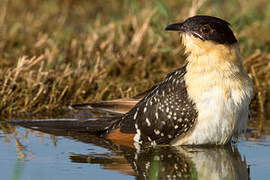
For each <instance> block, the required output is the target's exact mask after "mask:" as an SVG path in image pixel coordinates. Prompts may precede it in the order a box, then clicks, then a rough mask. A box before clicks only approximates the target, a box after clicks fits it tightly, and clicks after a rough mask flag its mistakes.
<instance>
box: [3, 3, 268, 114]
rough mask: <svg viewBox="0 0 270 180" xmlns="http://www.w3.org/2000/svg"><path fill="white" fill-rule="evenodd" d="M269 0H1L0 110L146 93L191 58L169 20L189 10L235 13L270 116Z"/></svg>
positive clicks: (43, 108) (261, 104)
mask: <svg viewBox="0 0 270 180" xmlns="http://www.w3.org/2000/svg"><path fill="white" fill-rule="evenodd" d="M269 8H270V3H269V2H268V1H267V0H265V1H264V0H260V1H256V2H255V1H251V0H250V1H249V2H248V3H247V2H246V1H245V2H242V1H226V2H222V3H221V2H210V1H203V0H198V1H193V3H191V2H190V1H187V0H186V1H184V0H182V1H177V2H176V1H175V2H168V3H167V2H166V1H165V0H164V1H162V0H160V1H147V2H145V1H127V0H123V1H117V2H114V3H113V2H108V1H104V2H103V1H98V2H96V1H86V0H80V1H72V0H65V1H60V0H59V1H55V0H48V1H40V0H21V1H16V0H14V1H7V0H3V1H1V2H0V77H1V78H0V114H1V116H2V117H4V116H14V115H18V114H19V115H21V114H22V113H26V112H31V113H48V112H52V111H55V110H57V111H58V110H61V109H63V108H64V107H65V106H66V105H68V104H71V103H83V102H90V101H99V100H105V99H113V98H120V97H130V96H133V95H135V94H136V93H138V92H141V91H143V90H145V89H147V88H149V87H151V86H152V85H153V84H154V83H156V82H158V81H160V80H161V79H162V78H164V76H165V75H166V74H167V73H168V72H170V71H172V70H174V69H176V68H177V67H179V66H181V64H182V63H183V62H184V57H183V56H182V54H183V53H182V52H183V47H182V46H179V44H180V42H179V36H178V34H176V33H166V32H164V30H163V29H164V27H165V26H166V25H168V24H169V23H173V22H176V21H181V20H183V19H185V18H186V17H187V15H188V14H196V13H199V14H209V15H215V16H219V17H222V18H225V19H227V20H229V21H230V22H231V23H232V25H233V26H232V27H233V29H234V31H235V32H236V35H237V37H239V42H240V46H241V49H242V52H243V56H244V57H246V58H244V59H245V60H244V65H245V68H246V69H247V71H248V72H249V74H250V75H251V76H252V77H253V79H254V82H255V85H256V87H255V90H256V92H257V93H256V100H255V101H254V104H253V109H254V110H256V111H255V112H261V113H264V115H265V116H267V114H268V115H269V112H268V111H267V109H270V93H269V92H270V80H269V79H270V48H269V47H270V37H269V36H268V33H269V32H270V24H269V21H268V20H269V13H267V12H268V11H266V9H269Z"/></svg>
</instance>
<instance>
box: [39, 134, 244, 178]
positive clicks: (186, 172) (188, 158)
mask: <svg viewBox="0 0 270 180" xmlns="http://www.w3.org/2000/svg"><path fill="white" fill-rule="evenodd" d="M39 130H40V131H43V132H46V133H48V134H52V135H56V136H66V137H69V138H73V139H76V140H78V141H81V142H84V143H90V144H93V145H96V146H99V147H103V148H106V149H108V150H109V152H108V153H106V154H96V153H89V154H76V152H74V153H73V154H72V155H70V160H71V161H72V162H73V163H90V164H99V165H100V166H102V167H103V168H104V169H108V170H112V171H117V172H120V173H123V174H128V175H132V176H135V177H136V179H207V180H208V179H215V180H216V179H249V168H248V167H247V163H246V161H245V159H243V158H242V157H241V154H240V153H239V151H238V149H237V147H236V145H228V146H223V147H217V146H212V147H188V146H182V147H171V146H157V147H154V148H153V147H151V148H146V149H141V150H138V149H135V148H133V147H128V146H118V145H116V144H114V143H112V142H111V141H109V140H106V139H104V138H101V137H97V136H94V135H89V134H87V133H77V132H67V131H49V130H48V129H46V130H42V129H39Z"/></svg>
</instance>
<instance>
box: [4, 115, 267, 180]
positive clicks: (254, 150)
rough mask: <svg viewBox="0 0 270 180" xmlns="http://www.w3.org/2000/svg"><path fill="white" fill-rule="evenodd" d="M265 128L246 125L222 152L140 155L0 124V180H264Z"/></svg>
mask: <svg viewBox="0 0 270 180" xmlns="http://www.w3.org/2000/svg"><path fill="white" fill-rule="evenodd" d="M260 123H263V126H262V127H261V126H260V125H258V124H260ZM254 124H257V126H255V125H254ZM269 127H270V126H269V123H268V121H266V120H265V121H264V122H253V123H250V127H249V131H248V133H247V135H246V136H245V137H242V138H241V139H240V141H239V142H237V143H235V144H232V145H228V146H226V147H200V148H198V147H197V148H195V147H193V148H191V147H178V148H175V147H166V146H164V147H156V148H148V149H144V150H140V151H139V150H135V149H133V148H131V147H125V146H121V147H118V146H116V145H115V144H113V143H111V142H110V141H107V140H104V139H102V138H97V137H95V136H89V134H82V133H71V132H60V131H57V132H53V131H50V132H47V133H44V132H39V131H34V130H30V129H25V128H22V127H13V126H9V125H7V124H4V123H2V124H1V129H0V147H1V148H0V170H1V179H75V178H78V179H249V178H250V179H267V178H268V177H270V155H269V154H270V135H269Z"/></svg>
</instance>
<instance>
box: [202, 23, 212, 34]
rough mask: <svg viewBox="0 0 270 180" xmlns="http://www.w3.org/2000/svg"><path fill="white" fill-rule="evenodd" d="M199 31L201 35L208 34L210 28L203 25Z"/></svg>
mask: <svg viewBox="0 0 270 180" xmlns="http://www.w3.org/2000/svg"><path fill="white" fill-rule="evenodd" d="M200 31H201V32H202V33H209V32H210V31H211V28H210V27H209V25H204V26H202V27H201V29H200Z"/></svg>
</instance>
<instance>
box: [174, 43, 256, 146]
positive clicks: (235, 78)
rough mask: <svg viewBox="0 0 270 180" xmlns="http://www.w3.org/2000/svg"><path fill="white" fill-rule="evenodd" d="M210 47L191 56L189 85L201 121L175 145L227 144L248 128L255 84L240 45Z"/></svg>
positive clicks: (176, 141) (187, 83)
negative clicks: (243, 63) (247, 71)
mask: <svg viewBox="0 0 270 180" xmlns="http://www.w3.org/2000/svg"><path fill="white" fill-rule="evenodd" d="M188 42H192V41H188ZM203 43H204V45H205V46H206V45H207V44H205V42H203ZM206 43H208V42H206ZM197 44H198V43H197ZM197 44H196V45H197ZM210 45H211V46H210ZM210 45H209V43H208V45H207V46H208V47H210V48H208V49H203V48H202V47H205V46H202V47H201V48H197V49H196V50H195V51H194V50H192V51H191V52H192V53H191V54H190V56H189V57H188V65H187V73H186V75H185V82H186V86H187V93H188V95H189V98H190V99H191V100H192V101H193V102H194V103H195V106H196V108H197V111H198V118H197V121H196V124H195V127H194V128H193V130H190V132H189V133H188V134H186V135H185V136H184V137H183V136H180V137H178V138H176V139H175V140H174V141H173V142H172V144H173V145H182V144H196V145H198V144H226V143H227V142H228V141H229V140H230V139H231V137H232V136H237V135H238V134H239V133H241V132H242V131H244V130H245V129H246V126H247V121H248V113H249V111H248V109H249V103H250V99H251V97H252V94H253V85H252V81H251V79H250V78H249V77H248V75H247V74H246V73H245V71H244V69H243V67H242V63H241V57H240V55H239V50H238V48H237V45H236V46H225V45H216V44H213V45H212V44H210ZM189 46H191V45H189ZM189 46H188V47H189ZM191 47H192V48H193V49H194V45H193V46H191Z"/></svg>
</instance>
